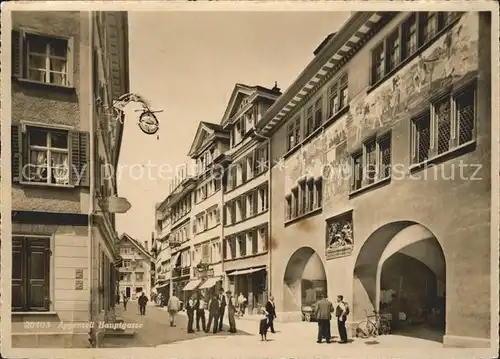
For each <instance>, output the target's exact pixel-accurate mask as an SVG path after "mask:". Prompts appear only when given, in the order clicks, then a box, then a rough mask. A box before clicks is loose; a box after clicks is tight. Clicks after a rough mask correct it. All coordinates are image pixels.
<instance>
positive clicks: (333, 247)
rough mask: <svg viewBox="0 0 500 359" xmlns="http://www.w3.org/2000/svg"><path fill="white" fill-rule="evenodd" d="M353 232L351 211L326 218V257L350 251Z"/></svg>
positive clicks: (335, 256)
mask: <svg viewBox="0 0 500 359" xmlns="http://www.w3.org/2000/svg"><path fill="white" fill-rule="evenodd" d="M353 247H354V232H353V222H352V211H350V212H347V213H344V214H341V215H339V216H336V217H334V218H330V219H327V220H326V253H325V254H326V259H333V258H338V257H344V256H347V255H349V254H351V253H352V250H353Z"/></svg>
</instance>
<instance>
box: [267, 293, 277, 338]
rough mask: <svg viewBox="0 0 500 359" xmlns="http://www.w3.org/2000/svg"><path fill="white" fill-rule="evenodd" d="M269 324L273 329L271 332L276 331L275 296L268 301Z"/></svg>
mask: <svg viewBox="0 0 500 359" xmlns="http://www.w3.org/2000/svg"><path fill="white" fill-rule="evenodd" d="M266 312H267V326H268V327H269V328H270V329H271V333H276V332H275V330H274V319H276V306H275V305H274V297H273V296H270V297H269V300H268V301H267V303H266Z"/></svg>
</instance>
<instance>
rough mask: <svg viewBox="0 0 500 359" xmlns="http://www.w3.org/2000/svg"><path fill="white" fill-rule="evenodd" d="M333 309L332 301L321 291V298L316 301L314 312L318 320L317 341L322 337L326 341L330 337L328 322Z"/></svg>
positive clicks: (320, 340)
mask: <svg viewBox="0 0 500 359" xmlns="http://www.w3.org/2000/svg"><path fill="white" fill-rule="evenodd" d="M333 311H334V307H333V303H332V302H330V301H329V300H328V297H327V295H326V293H323V298H322V299H320V301H319V302H318V303H316V307H315V313H314V314H315V316H316V320H317V322H318V341H317V342H318V343H321V342H322V340H323V338H324V339H325V340H326V342H327V343H330V340H331V339H332V335H331V332H330V324H331V319H332V313H333Z"/></svg>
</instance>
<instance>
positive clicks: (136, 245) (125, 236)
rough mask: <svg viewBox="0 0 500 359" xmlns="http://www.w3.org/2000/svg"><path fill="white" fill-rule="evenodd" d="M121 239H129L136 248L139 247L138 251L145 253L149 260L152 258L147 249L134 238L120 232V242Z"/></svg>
mask: <svg viewBox="0 0 500 359" xmlns="http://www.w3.org/2000/svg"><path fill="white" fill-rule="evenodd" d="M123 240H127V241H129V242H130V243H132V244H133V245H134V246H135V247H136V248H137V249H139V251H141V252H142V253H143V254H144V255H146V256H147V257H148V258H149V259H150V260H153V256H152V255H151V254H149V253H148V251H147V250H146V248H144V247H143V245H142V244H140V243H139V242H138V241H137V240H136V239H134V238H132V237H131V236H129V235H128V234H127V233H122V235H121V236H120V242H122V241H123Z"/></svg>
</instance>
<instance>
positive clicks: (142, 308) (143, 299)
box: [137, 292, 149, 315]
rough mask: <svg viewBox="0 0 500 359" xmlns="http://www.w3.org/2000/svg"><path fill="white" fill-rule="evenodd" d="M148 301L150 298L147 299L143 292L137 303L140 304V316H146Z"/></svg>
mask: <svg viewBox="0 0 500 359" xmlns="http://www.w3.org/2000/svg"><path fill="white" fill-rule="evenodd" d="M148 301H149V299H148V297H146V295H145V294H144V292H141V295H140V296H139V299H138V300H137V302H138V303H139V315H146V305H147V304H148Z"/></svg>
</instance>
